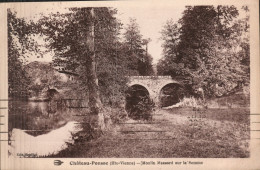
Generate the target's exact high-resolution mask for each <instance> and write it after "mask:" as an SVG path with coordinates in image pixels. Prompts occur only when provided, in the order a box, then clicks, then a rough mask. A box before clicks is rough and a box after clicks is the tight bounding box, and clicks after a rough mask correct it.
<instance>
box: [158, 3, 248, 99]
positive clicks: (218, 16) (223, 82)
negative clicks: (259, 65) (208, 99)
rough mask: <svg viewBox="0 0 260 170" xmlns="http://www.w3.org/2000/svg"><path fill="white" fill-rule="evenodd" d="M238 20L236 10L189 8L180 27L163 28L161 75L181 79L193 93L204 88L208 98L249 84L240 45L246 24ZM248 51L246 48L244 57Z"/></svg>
mask: <svg viewBox="0 0 260 170" xmlns="http://www.w3.org/2000/svg"><path fill="white" fill-rule="evenodd" d="M237 16H238V10H237V9H236V8H235V7H234V6H217V7H214V6H194V7H191V6H190V7H187V8H186V10H185V11H184V13H183V16H182V18H181V19H180V20H179V21H178V23H174V22H173V21H169V22H168V23H167V24H166V25H165V26H164V29H163V31H162V40H163V42H164V43H163V48H164V58H163V59H162V60H161V61H160V62H159V64H158V72H159V74H170V75H172V77H174V78H176V79H178V78H179V79H180V80H181V81H183V82H184V83H185V84H188V85H189V87H191V88H192V89H193V90H192V91H195V89H198V88H199V87H202V88H203V89H204V90H205V91H206V95H207V96H222V95H224V94H227V93H229V92H230V91H232V89H234V88H235V87H236V86H238V85H239V84H241V82H246V81H248V79H249V77H248V73H247V71H246V69H243V66H242V65H241V59H242V58H244V57H242V53H241V49H243V48H241V47H242V46H241V45H242V44H243V43H242V42H241V41H240V40H241V34H242V33H243V32H247V31H245V30H244V29H243V28H244V27H245V24H242V23H241V21H239V22H237V20H235V19H236V17H237ZM241 28H242V29H241ZM246 44H247V43H246ZM246 49H248V48H247V47H246V45H244V50H242V51H244V53H243V54H245V51H246ZM248 67H249V65H248Z"/></svg>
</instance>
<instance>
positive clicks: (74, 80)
mask: <svg viewBox="0 0 260 170" xmlns="http://www.w3.org/2000/svg"><path fill="white" fill-rule="evenodd" d="M136 3H137V2H136ZM36 4H37V3H36ZM41 4H42V5H40V3H39V5H34V6H30V5H25V6H23V8H20V7H19V6H17V5H10V6H9V7H8V8H6V9H5V10H6V11H5V13H6V17H7V18H5V19H6V21H7V35H6V36H7V42H6V43H7V45H6V46H7V64H8V66H7V69H8V73H7V75H8V82H7V88H8V98H6V99H2V98H1V102H6V103H7V105H8V107H6V109H7V111H8V117H7V116H6V118H7V121H8V125H7V127H8V128H7V132H6V136H7V139H6V143H7V144H8V147H7V150H8V153H6V155H8V158H15V159H16V160H17V159H18V161H19V159H21V160H23V159H22V158H28V159H29V158H33V159H40V158H44V159H47V158H56V159H55V160H54V162H53V161H52V164H54V166H62V164H63V163H64V161H62V158H250V157H251V156H252V155H251V150H250V148H251V149H252V147H251V145H250V139H251V133H252V132H251V131H257V130H252V129H251V128H250V127H252V126H251V124H252V119H251V115H252V112H250V107H251V106H252V105H251V102H252V98H250V94H251V93H250V87H252V84H251V82H252V80H251V79H250V75H251V74H252V68H251V66H252V62H251V61H252V60H251V59H252V56H251V55H252V54H251V53H250V49H251V48H252V45H251V44H250V38H252V37H250V32H251V31H252V30H251V25H250V19H251V15H250V10H251V7H252V6H250V5H248V4H228V5H225V4H224V5H223V4H217V5H215V4H214V5H210V4H209V5H204V4H203V5H189V4H184V3H183V4H178V5H176V6H174V5H169V6H167V4H160V5H157V6H156V5H151V6H152V7H145V6H141V5H140V6H138V5H129V6H127V5H113V3H111V4H110V5H107V4H105V3H104V4H105V5H101V6H99V5H98V6H96V5H92V6H91V5H84V6H81V5H78V4H77V3H74V4H73V5H71V6H66V5H63V4H66V3H65V2H63V3H62V2H59V3H57V2H56V3H54V2H52V3H51V2H50V3H48V5H47V3H46V4H45V3H41ZM115 4H116V3H115ZM258 12H259V11H258ZM251 50H252V49H251ZM258 57H259V56H258ZM250 69H251V71H250ZM251 92H252V91H251ZM1 110H2V109H1ZM1 117H3V118H4V116H1ZM253 123H257V122H255V121H253ZM258 123H259V122H258ZM1 125H2V124H1ZM3 125H4V124H3ZM250 132H251V133H250ZM1 133H2V132H1ZM57 158H59V159H57ZM126 160H127V159H126ZM183 160H184V159H183ZM199 160H200V159H197V161H194V162H193V161H189V162H188V164H196V165H197V166H198V164H203V161H199ZM184 162H185V161H183V162H182V161H181V164H185V163H184ZM68 164H70V165H85V166H86V165H91V164H92V165H109V164H110V166H111V165H117V164H120V165H128V166H129V165H135V164H140V165H153V164H156V165H160V164H161V165H163V164H166V165H171V164H176V162H174V161H173V159H165V160H164V161H155V162H153V161H133V160H131V161H125V160H124V161H121V162H120V161H115V162H113V161H112V162H111V161H110V162H109V161H108V162H107V161H98V160H97V161H96V162H94V161H92V162H90V161H89V162H84V161H70V162H69V163H68ZM177 164H178V163H177ZM175 166H176V165H175Z"/></svg>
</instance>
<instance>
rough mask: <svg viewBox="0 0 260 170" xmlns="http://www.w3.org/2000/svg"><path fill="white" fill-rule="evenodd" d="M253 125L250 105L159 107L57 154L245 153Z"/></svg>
mask: <svg viewBox="0 0 260 170" xmlns="http://www.w3.org/2000/svg"><path fill="white" fill-rule="evenodd" d="M138 123H139V124H138ZM147 123H150V124H147ZM249 126H250V123H249V108H232V109H201V110H194V109H193V108H173V109H168V110H157V111H156V112H155V114H154V115H153V121H152V122H147V121H135V120H131V119H128V120H126V121H125V122H123V123H122V124H114V125H113V127H112V128H111V130H110V131H108V132H105V134H104V135H103V136H102V137H100V138H98V139H95V140H91V141H83V142H82V143H78V144H75V145H72V146H70V147H69V148H68V149H66V150H63V151H61V152H60V153H59V154H58V155H52V157H88V158H111V157H117V158H172V157H177V158H178V157H190V158H230V157H234V158H237V157H239V158H245V157H249V140H250V131H249ZM145 131H149V132H145Z"/></svg>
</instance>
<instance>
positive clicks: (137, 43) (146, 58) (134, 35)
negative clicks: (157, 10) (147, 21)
mask: <svg viewBox="0 0 260 170" xmlns="http://www.w3.org/2000/svg"><path fill="white" fill-rule="evenodd" d="M149 41H150V39H142V35H141V33H140V30H139V25H138V24H137V22H136V19H134V18H130V23H129V24H128V25H127V27H126V31H125V33H124V45H125V49H124V51H125V53H126V57H127V59H128V60H127V61H128V63H127V67H128V68H129V72H128V74H129V75H136V74H138V75H142V76H146V75H153V74H154V72H153V69H152V57H151V55H149V54H148V52H147V50H148V49H147V46H148V43H149ZM144 45H145V46H146V50H145V49H144V48H143V46H144Z"/></svg>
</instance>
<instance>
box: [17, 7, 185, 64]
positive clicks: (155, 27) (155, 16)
mask: <svg viewBox="0 0 260 170" xmlns="http://www.w3.org/2000/svg"><path fill="white" fill-rule="evenodd" d="M112 7H115V8H117V9H118V14H117V16H116V17H117V18H118V19H120V20H121V22H122V23H123V24H124V25H123V28H125V27H126V26H127V24H128V23H129V18H135V19H136V21H137V23H138V24H139V26H140V32H141V34H142V35H143V38H150V39H151V40H152V41H151V42H150V43H149V44H148V53H150V54H151V55H152V57H153V64H156V63H157V62H158V60H159V59H160V58H161V57H162V47H161V44H162V41H161V40H159V38H160V36H161V34H160V31H161V30H162V28H163V25H164V24H165V23H166V21H167V20H169V19H173V20H174V21H177V20H178V19H179V18H181V16H182V12H183V11H184V8H185V7H184V6H167V5H155V4H148V5H147V6H146V7H144V6H141V5H127V6H126V5H119V6H117V5H114V6H113V5H112ZM14 10H15V11H17V15H18V17H24V18H25V19H28V20H30V19H32V20H35V21H36V20H37V18H38V16H39V14H40V13H43V14H44V15H48V14H49V13H50V12H57V11H59V12H60V13H63V12H66V11H67V10H66V9H65V7H62V6H61V5H59V4H57V3H52V4H51V5H46V6H44V5H43V6H42V5H41V6H39V5H36V6H34V7H33V8H32V7H31V6H26V5H25V6H23V7H18V9H17V8H16V9H14ZM123 32H124V29H123V30H122V33H123ZM51 60H52V55H51V54H46V55H45V56H43V58H37V57H35V56H31V57H30V58H29V59H28V61H29V62H32V61H51Z"/></svg>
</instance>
